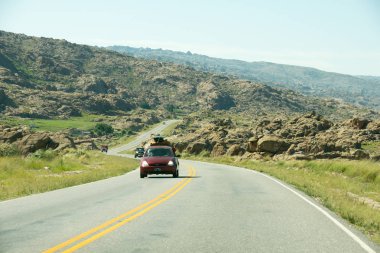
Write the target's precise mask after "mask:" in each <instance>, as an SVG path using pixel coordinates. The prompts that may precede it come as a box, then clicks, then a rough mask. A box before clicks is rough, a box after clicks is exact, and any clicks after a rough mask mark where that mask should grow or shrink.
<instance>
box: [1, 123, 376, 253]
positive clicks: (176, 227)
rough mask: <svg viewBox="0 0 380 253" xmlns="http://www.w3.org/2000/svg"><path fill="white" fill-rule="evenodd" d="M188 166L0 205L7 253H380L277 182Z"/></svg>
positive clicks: (254, 175)
mask: <svg viewBox="0 0 380 253" xmlns="http://www.w3.org/2000/svg"><path fill="white" fill-rule="evenodd" d="M166 125H168V124H166ZM166 125H165V126H166ZM159 127H164V126H159ZM158 130H159V129H154V130H152V131H153V132H154V133H156V132H157V131H158ZM161 130H162V129H161ZM149 135H150V134H148V136H149ZM137 144H138V143H137ZM131 147H132V144H130V145H129V146H124V147H122V148H118V149H117V151H121V150H123V149H130V148H131ZM110 153H111V154H115V150H110ZM180 163H181V164H180V177H179V178H172V177H171V176H170V177H165V176H149V177H148V178H145V179H140V178H139V172H138V170H134V171H132V172H130V173H127V174H125V175H123V176H119V177H114V178H110V179H106V180H101V181H98V182H94V183H90V184H84V185H80V186H75V187H70V188H66V189H61V190H56V191H52V192H48V193H43V194H36V195H32V196H28V197H23V198H18V199H14V200H9V201H3V202H0V252H123V253H124V252H136V253H137V252H181V253H186V252H189V253H190V252H191V253H193V252H291V253H294V252H324V253H325V252H334V253H336V252H344V253H349V252H380V251H379V247H378V246H377V245H373V244H372V243H371V242H369V241H368V240H367V239H366V238H365V237H364V236H363V235H362V234H361V233H360V232H358V231H356V230H354V229H352V228H350V227H349V225H347V223H346V222H344V221H342V220H341V219H339V218H337V217H336V216H335V215H334V214H331V213H330V212H329V211H327V210H326V209H325V208H323V207H321V206H320V205H319V204H318V203H316V202H315V201H314V200H313V199H311V198H309V197H307V196H305V195H304V194H302V193H299V192H298V191H296V190H294V189H293V188H291V187H289V186H287V185H285V184H283V183H281V182H279V181H277V180H275V179H273V178H271V177H268V176H266V175H264V174H261V173H257V172H254V171H250V170H246V169H242V168H237V167H232V166H226V165H216V164H210V163H202V162H193V161H186V160H181V161H180Z"/></svg>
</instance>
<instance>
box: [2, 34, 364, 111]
mask: <svg viewBox="0 0 380 253" xmlns="http://www.w3.org/2000/svg"><path fill="white" fill-rule="evenodd" d="M0 96H1V97H2V99H1V100H0V110H2V111H3V113H5V114H6V115H16V116H21V117H36V118H51V117H58V116H75V115H80V114H81V113H83V112H86V113H103V114H122V113H125V112H126V111H130V110H133V109H136V108H139V107H142V108H151V109H155V110H157V109H162V110H166V111H169V112H172V111H179V112H182V113H189V112H193V111H198V110H229V111H232V112H237V113H239V112H249V113H250V114H254V115H259V114H263V113H270V114H273V113H278V114H282V113H298V112H306V111H311V110H314V111H317V112H318V113H320V114H324V115H330V116H333V117H350V116H351V115H352V114H358V113H360V112H362V111H363V110H359V109H357V108H354V107H352V106H349V105H346V104H343V103H339V102H337V101H335V100H319V99H314V98H311V97H305V96H302V95H300V94H298V93H296V92H293V91H290V90H283V89H275V88H272V87H270V86H267V85H264V84H260V83H258V82H252V81H244V80H239V79H237V78H232V77H226V76H222V75H215V74H211V73H207V72H201V71H196V70H194V69H193V68H191V67H187V66H180V65H175V64H172V63H160V62H157V61H152V60H144V59H137V58H134V57H131V56H126V55H124V54H120V53H117V52H113V51H110V50H106V49H102V48H98V47H90V46H85V45H78V44H74V43H69V42H67V41H65V40H55V39H49V38H37V37H30V36H26V35H21V34H14V33H9V32H1V31H0Z"/></svg>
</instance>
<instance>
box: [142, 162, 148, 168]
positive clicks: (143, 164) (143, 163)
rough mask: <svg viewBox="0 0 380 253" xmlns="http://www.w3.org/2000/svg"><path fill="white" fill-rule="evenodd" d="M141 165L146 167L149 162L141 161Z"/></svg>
mask: <svg viewBox="0 0 380 253" xmlns="http://www.w3.org/2000/svg"><path fill="white" fill-rule="evenodd" d="M141 166H142V167H148V166H149V164H148V163H147V161H143V162H142V163H141Z"/></svg>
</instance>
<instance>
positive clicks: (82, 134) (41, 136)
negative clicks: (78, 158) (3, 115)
mask: <svg viewBox="0 0 380 253" xmlns="http://www.w3.org/2000/svg"><path fill="white" fill-rule="evenodd" d="M140 113H142V114H143V115H142V116H141V115H139V114H133V115H129V116H118V117H111V118H110V117H108V118H97V119H94V121H96V122H99V123H105V124H108V125H110V126H112V128H113V129H114V131H115V132H114V133H113V134H109V135H104V136H98V135H96V133H94V131H92V130H90V131H83V130H79V129H75V128H71V129H67V130H64V131H58V132H49V131H36V130H35V129H31V128H30V127H29V126H22V125H14V126H10V125H0V146H1V147H0V149H10V150H11V149H15V150H16V151H18V152H19V153H21V154H22V155H27V154H29V153H33V152H35V151H37V150H47V149H52V150H56V151H64V150H65V149H68V148H74V149H85V150H86V149H88V150H94V149H99V148H98V146H99V145H102V144H110V143H112V142H113V141H116V140H117V139H118V138H120V136H123V135H130V134H132V133H134V132H137V131H141V130H142V129H143V128H144V127H146V126H150V125H153V124H156V123H158V122H161V121H162V119H163V114H162V113H160V112H159V111H158V112H156V113H153V112H146V111H144V110H142V111H140ZM0 156H1V154H0Z"/></svg>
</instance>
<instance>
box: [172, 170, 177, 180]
mask: <svg viewBox="0 0 380 253" xmlns="http://www.w3.org/2000/svg"><path fill="white" fill-rule="evenodd" d="M173 177H175V178H177V177H178V170H176V171H175V172H174V173H173Z"/></svg>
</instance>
